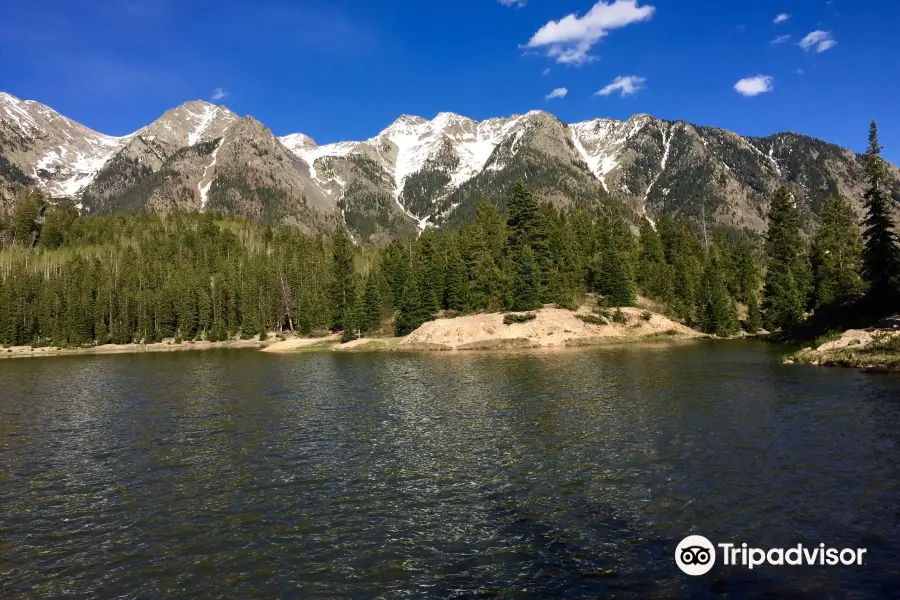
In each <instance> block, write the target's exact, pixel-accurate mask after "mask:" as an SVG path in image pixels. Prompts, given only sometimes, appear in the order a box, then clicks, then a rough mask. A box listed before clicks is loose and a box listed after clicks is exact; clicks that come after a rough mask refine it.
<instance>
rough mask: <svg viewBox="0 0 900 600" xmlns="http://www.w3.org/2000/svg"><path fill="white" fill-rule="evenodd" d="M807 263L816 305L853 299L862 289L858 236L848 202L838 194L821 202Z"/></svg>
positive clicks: (863, 289)
mask: <svg viewBox="0 0 900 600" xmlns="http://www.w3.org/2000/svg"><path fill="white" fill-rule="evenodd" d="M811 262H812V267H813V279H814V285H815V291H814V305H815V306H816V307H821V306H824V305H827V304H832V303H834V302H837V301H840V300H845V299H850V298H854V297H856V296H859V295H860V294H862V293H863V292H864V291H865V282H864V281H863V279H862V276H861V271H862V238H861V237H860V235H859V228H858V227H857V225H856V220H855V218H854V217H853V210H852V209H851V208H850V204H849V203H847V202H846V201H845V200H844V199H842V198H840V197H837V196H832V197H830V198H828V199H827V200H826V201H825V208H824V211H823V214H822V224H821V226H820V227H819V230H818V231H817V232H816V235H815V238H814V240H813V244H812V252H811Z"/></svg>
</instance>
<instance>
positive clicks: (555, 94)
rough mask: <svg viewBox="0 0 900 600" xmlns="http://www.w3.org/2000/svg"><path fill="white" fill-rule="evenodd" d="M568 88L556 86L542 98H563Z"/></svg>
mask: <svg viewBox="0 0 900 600" xmlns="http://www.w3.org/2000/svg"><path fill="white" fill-rule="evenodd" d="M568 93H569V90H567V89H566V88H556V89H555V90H553V91H552V92H550V93H549V94H547V95H546V96H545V97H544V100H556V99H557V98H565V97H566V94H568Z"/></svg>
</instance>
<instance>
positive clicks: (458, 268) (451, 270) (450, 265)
mask: <svg viewBox="0 0 900 600" xmlns="http://www.w3.org/2000/svg"><path fill="white" fill-rule="evenodd" d="M450 240H451V241H450V242H448V243H449V249H448V254H447V270H446V274H445V277H444V280H445V282H446V291H445V294H444V296H445V298H444V305H445V306H446V307H447V308H448V309H450V310H455V311H457V312H465V311H466V309H467V308H468V296H469V276H468V274H467V272H466V263H465V261H464V260H463V258H462V254H461V253H460V251H459V244H458V242H457V239H456V237H455V236H453V237H451V238H450Z"/></svg>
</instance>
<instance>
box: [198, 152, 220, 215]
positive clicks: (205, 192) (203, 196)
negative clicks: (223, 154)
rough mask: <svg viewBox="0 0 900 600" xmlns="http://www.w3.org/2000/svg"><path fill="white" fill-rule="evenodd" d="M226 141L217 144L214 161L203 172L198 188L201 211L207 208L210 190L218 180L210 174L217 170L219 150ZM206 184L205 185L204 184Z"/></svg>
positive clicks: (213, 154)
mask: <svg viewBox="0 0 900 600" xmlns="http://www.w3.org/2000/svg"><path fill="white" fill-rule="evenodd" d="M224 141H225V139H224V138H222V139H220V140H219V143H218V144H216V149H215V150H213V152H212V161H211V162H210V163H209V164H208V165H206V169H204V171H203V177H201V178H200V181H199V182H198V183H197V187H198V189H199V190H200V210H201V211H202V210H203V209H205V208H206V203H207V201H209V190H210V188H211V187H212V184H213V181H215V180H216V178H215V176H210V173H214V172H215V171H213V169H215V168H216V160H217V157H218V155H219V148H221V147H222V144H223V143H224ZM204 182H205V183H204Z"/></svg>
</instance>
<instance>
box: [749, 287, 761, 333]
mask: <svg viewBox="0 0 900 600" xmlns="http://www.w3.org/2000/svg"><path fill="white" fill-rule="evenodd" d="M762 327H763V321H762V312H760V310H759V299H758V298H757V297H756V294H755V293H754V294H753V295H752V296H750V298H748V299H747V331H748V332H749V333H756V332H757V331H759V330H760V329H762Z"/></svg>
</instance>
